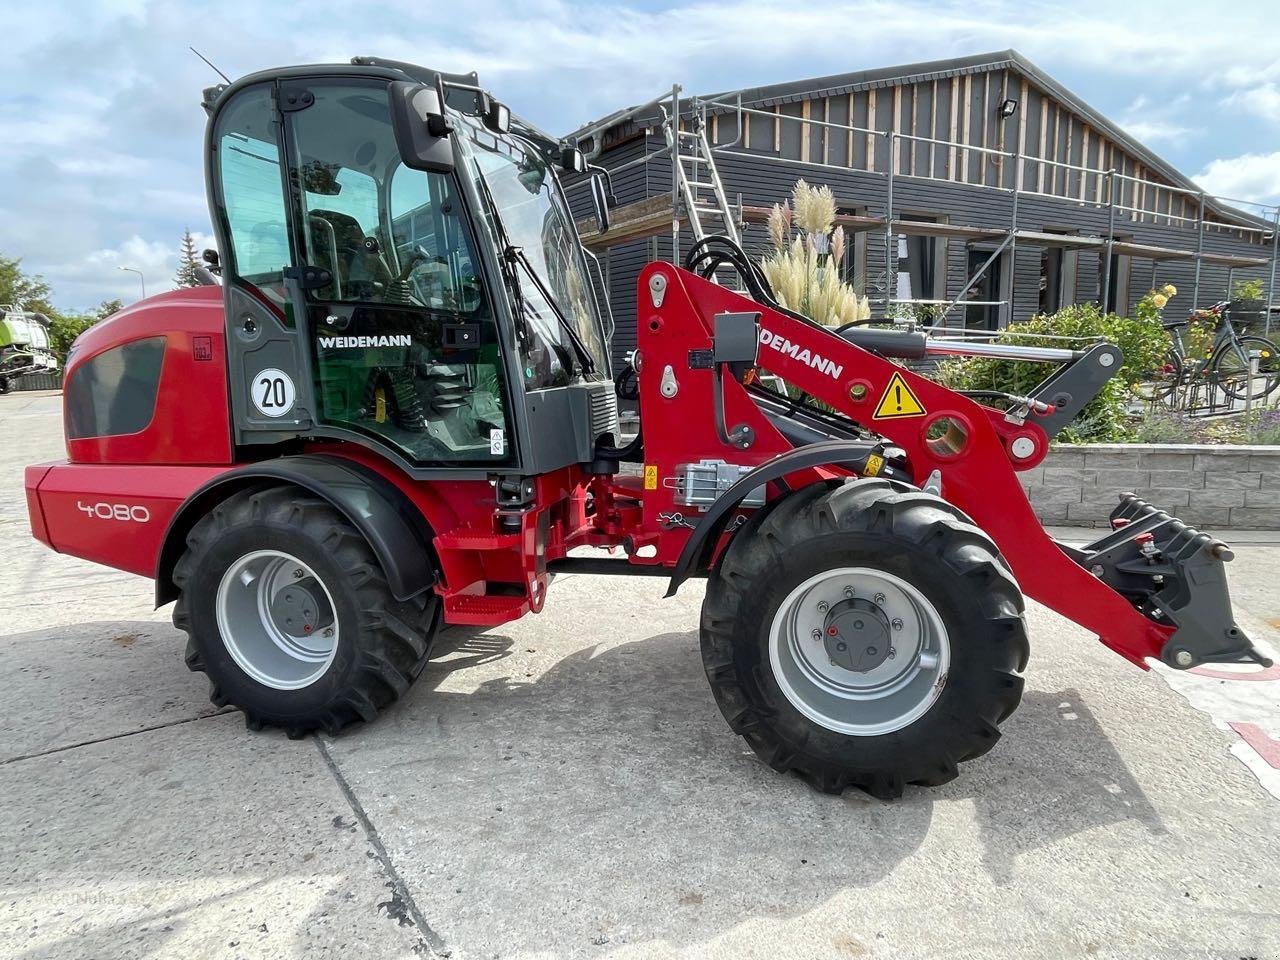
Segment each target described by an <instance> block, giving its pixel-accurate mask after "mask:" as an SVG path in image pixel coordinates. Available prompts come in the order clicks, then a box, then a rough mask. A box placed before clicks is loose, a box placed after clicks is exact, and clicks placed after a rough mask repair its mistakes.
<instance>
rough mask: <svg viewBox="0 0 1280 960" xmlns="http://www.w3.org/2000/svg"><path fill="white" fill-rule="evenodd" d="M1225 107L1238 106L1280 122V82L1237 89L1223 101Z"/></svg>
mask: <svg viewBox="0 0 1280 960" xmlns="http://www.w3.org/2000/svg"><path fill="white" fill-rule="evenodd" d="M1222 105H1223V106H1225V107H1238V108H1240V109H1242V110H1247V111H1248V112H1250V113H1253V114H1256V115H1258V116H1260V117H1263V118H1265V119H1267V120H1270V121H1272V122H1273V123H1280V84H1278V83H1275V82H1274V81H1269V82H1267V83H1263V84H1259V85H1258V86H1253V87H1246V88H1245V89H1242V90H1237V91H1236V92H1235V93H1233V94H1231V96H1229V97H1226V98H1225V99H1224V100H1223V101H1222Z"/></svg>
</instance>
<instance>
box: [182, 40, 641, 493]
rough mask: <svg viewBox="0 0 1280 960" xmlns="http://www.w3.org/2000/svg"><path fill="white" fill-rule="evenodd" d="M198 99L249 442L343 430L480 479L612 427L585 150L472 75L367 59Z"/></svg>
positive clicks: (579, 445) (588, 452) (435, 468)
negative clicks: (579, 177)
mask: <svg viewBox="0 0 1280 960" xmlns="http://www.w3.org/2000/svg"><path fill="white" fill-rule="evenodd" d="M206 108H207V109H208V111H209V114H210V120H209V133H208V140H207V163H208V165H209V171H208V172H209V176H208V178H207V179H208V183H209V193H210V197H209V199H210V209H211V211H212V213H213V218H214V224H215V230H216V231H217V233H218V240H219V248H220V250H221V251H222V253H223V255H222V261H223V270H224V291H225V306H226V318H227V346H228V350H227V352H228V362H229V380H230V390H231V405H232V414H233V427H234V434H235V437H234V439H235V443H236V444H237V445H238V446H241V447H248V446H252V445H255V444H276V443H280V442H283V441H286V440H291V439H294V438H296V437H303V438H308V439H338V440H346V441H352V442H357V443H361V444H365V445H369V446H373V447H376V448H377V449H378V450H380V451H381V452H383V453H385V454H386V455H388V456H390V457H391V458H392V459H393V460H395V461H397V462H398V463H400V465H401V466H402V467H404V468H405V469H407V470H410V471H411V472H413V473H419V472H422V473H429V474H431V475H440V473H441V472H442V471H445V472H449V473H452V474H455V475H459V476H475V475H476V474H477V472H481V473H485V474H493V473H506V474H534V473H545V472H546V471H548V470H551V469H556V468H558V467H562V466H567V465H570V464H573V463H581V462H587V461H590V460H591V459H592V458H593V451H594V449H595V447H596V444H597V443H598V442H600V441H604V442H605V443H610V442H613V441H616V440H617V439H618V435H617V429H618V428H617V407H616V400H615V398H614V392H613V385H612V382H611V378H610V376H609V356H608V348H607V342H606V332H605V326H604V323H603V322H602V313H601V309H600V304H599V302H598V301H597V298H596V292H595V291H596V288H597V285H598V284H599V285H600V286H602V284H601V283H600V281H601V280H602V278H600V277H597V276H593V274H592V272H591V270H590V269H589V267H588V263H589V261H588V258H587V257H586V256H585V254H584V251H583V249H582V246H581V244H580V242H579V240H578V235H577V231H576V228H575V225H574V221H573V217H572V216H571V214H570V210H569V206H568V204H567V203H566V201H565V197H564V191H563V189H562V187H561V184H560V179H559V171H560V170H563V169H575V170H577V171H580V170H581V169H582V167H581V155H580V154H578V153H577V152H576V151H574V150H572V149H571V148H568V147H566V145H564V144H562V143H560V142H558V141H556V140H553V139H552V138H550V137H548V136H547V135H545V134H543V133H541V132H540V131H539V130H537V128H535V127H534V126H532V125H531V124H528V123H525V122H523V121H520V120H519V119H518V118H514V117H511V116H510V114H509V112H508V111H507V109H506V108H505V107H504V106H502V105H501V104H498V103H496V101H493V100H492V99H491V98H490V97H489V96H488V94H486V93H484V92H483V91H482V90H481V89H480V88H479V86H478V84H477V80H476V77H475V76H474V75H467V76H456V75H449V74H440V73H436V72H434V71H429V70H426V69H424V68H421V67H414V66H411V65H408V64H399V63H388V62H385V61H375V60H371V59H357V60H356V61H353V63H352V64H351V65H335V66H321V67H298V68H288V69H282V70H273V71H269V72H265V73H259V74H254V75H252V76H249V77H245V78H243V79H241V80H239V81H237V82H235V83H234V84H232V85H230V86H229V87H217V88H214V89H213V90H211V91H208V92H207V93H206ZM597 195H598V191H593V197H594V196H597ZM565 424H573V429H572V430H566V429H565V426H564V425H565Z"/></svg>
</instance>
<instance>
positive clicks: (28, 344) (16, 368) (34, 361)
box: [0, 304, 59, 394]
mask: <svg viewBox="0 0 1280 960" xmlns="http://www.w3.org/2000/svg"><path fill="white" fill-rule="evenodd" d="M58 366H59V364H58V357H57V355H56V354H54V352H53V351H52V350H51V349H50V348H49V318H48V317H46V316H45V315H44V314H43V313H27V312H25V311H23V310H20V309H18V308H17V307H14V306H11V305H9V304H0V394H3V393H8V392H9V391H10V390H11V389H12V388H13V385H14V383H16V382H17V381H18V380H20V379H22V378H23V377H29V376H32V375H33V374H37V373H57V372H58Z"/></svg>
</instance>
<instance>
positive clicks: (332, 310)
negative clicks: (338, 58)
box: [288, 80, 513, 466]
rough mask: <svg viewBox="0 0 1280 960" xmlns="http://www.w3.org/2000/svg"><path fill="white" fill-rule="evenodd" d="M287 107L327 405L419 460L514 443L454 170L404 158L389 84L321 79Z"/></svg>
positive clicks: (471, 454)
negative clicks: (321, 279)
mask: <svg viewBox="0 0 1280 960" xmlns="http://www.w3.org/2000/svg"><path fill="white" fill-rule="evenodd" d="M306 89H307V90H308V91H309V92H311V93H312V94H313V95H314V102H313V103H312V105H311V106H309V107H307V108H305V109H302V110H298V111H296V112H293V113H290V114H288V122H289V125H290V128H289V137H288V142H289V144H290V149H291V154H290V156H289V159H288V164H289V177H290V181H291V183H293V184H294V185H295V196H296V197H297V198H298V202H299V206H300V208H299V209H298V211H297V223H298V229H299V234H300V238H299V239H300V247H301V249H303V250H305V255H306V262H307V264H308V265H309V266H312V267H319V268H322V269H323V270H325V271H327V273H328V282H327V283H325V284H324V285H323V286H320V287H318V288H315V289H312V290H309V291H307V297H308V299H309V301H310V303H311V307H310V316H311V318H312V322H311V329H312V331H313V349H314V351H315V354H314V355H315V359H316V364H315V367H316V376H317V393H318V397H319V403H320V408H321V416H322V419H323V420H324V421H325V422H327V423H330V424H333V425H335V426H341V427H343V428H345V429H349V430H353V431H356V432H359V433H363V434H366V435H369V436H373V437H376V438H378V439H379V440H382V441H385V442H389V443H391V444H392V445H394V446H395V447H396V448H398V449H399V450H400V451H401V452H403V453H404V454H405V455H407V456H408V457H410V458H411V459H413V460H414V461H416V462H418V463H421V464H424V465H440V466H450V465H455V464H456V465H465V464H490V463H495V462H504V461H509V460H510V458H511V456H512V453H513V452H512V450H511V445H510V440H509V438H510V432H509V429H508V423H507V406H508V405H507V401H506V397H505V390H504V386H503V385H504V376H503V366H502V359H501V352H500V344H499V339H498V331H497V326H496V324H495V322H494V319H493V311H492V309H491V307H490V304H489V301H488V298H487V297H486V296H485V291H484V288H483V285H482V282H481V279H480V273H479V270H478V266H477V260H476V257H475V256H474V254H473V245H472V242H471V234H470V229H469V226H468V224H467V221H466V217H465V209H464V205H463V202H462V200H461V198H460V197H459V196H458V193H457V190H456V188H455V185H454V181H453V180H452V178H451V177H449V176H447V175H443V174H436V173H428V172H425V171H421V170H413V169H410V168H407V167H405V166H404V165H403V164H402V163H401V161H400V154H399V150H398V147H397V144H396V140H395V134H394V131H393V129H392V126H391V117H390V111H389V109H388V103H387V91H386V86H385V84H382V83H379V82H366V81H359V80H349V81H331V82H326V81H316V82H312V83H309V84H308V86H307V88H306Z"/></svg>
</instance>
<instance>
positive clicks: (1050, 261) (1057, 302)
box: [1039, 247, 1065, 314]
mask: <svg viewBox="0 0 1280 960" xmlns="http://www.w3.org/2000/svg"><path fill="white" fill-rule="evenodd" d="M1064 253H1065V251H1064V250H1063V249H1062V248H1061V247H1045V248H1044V249H1043V250H1041V251H1040V305H1039V313H1041V314H1049V313H1056V312H1057V311H1058V310H1060V309H1061V308H1062V261H1063V254H1064Z"/></svg>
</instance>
